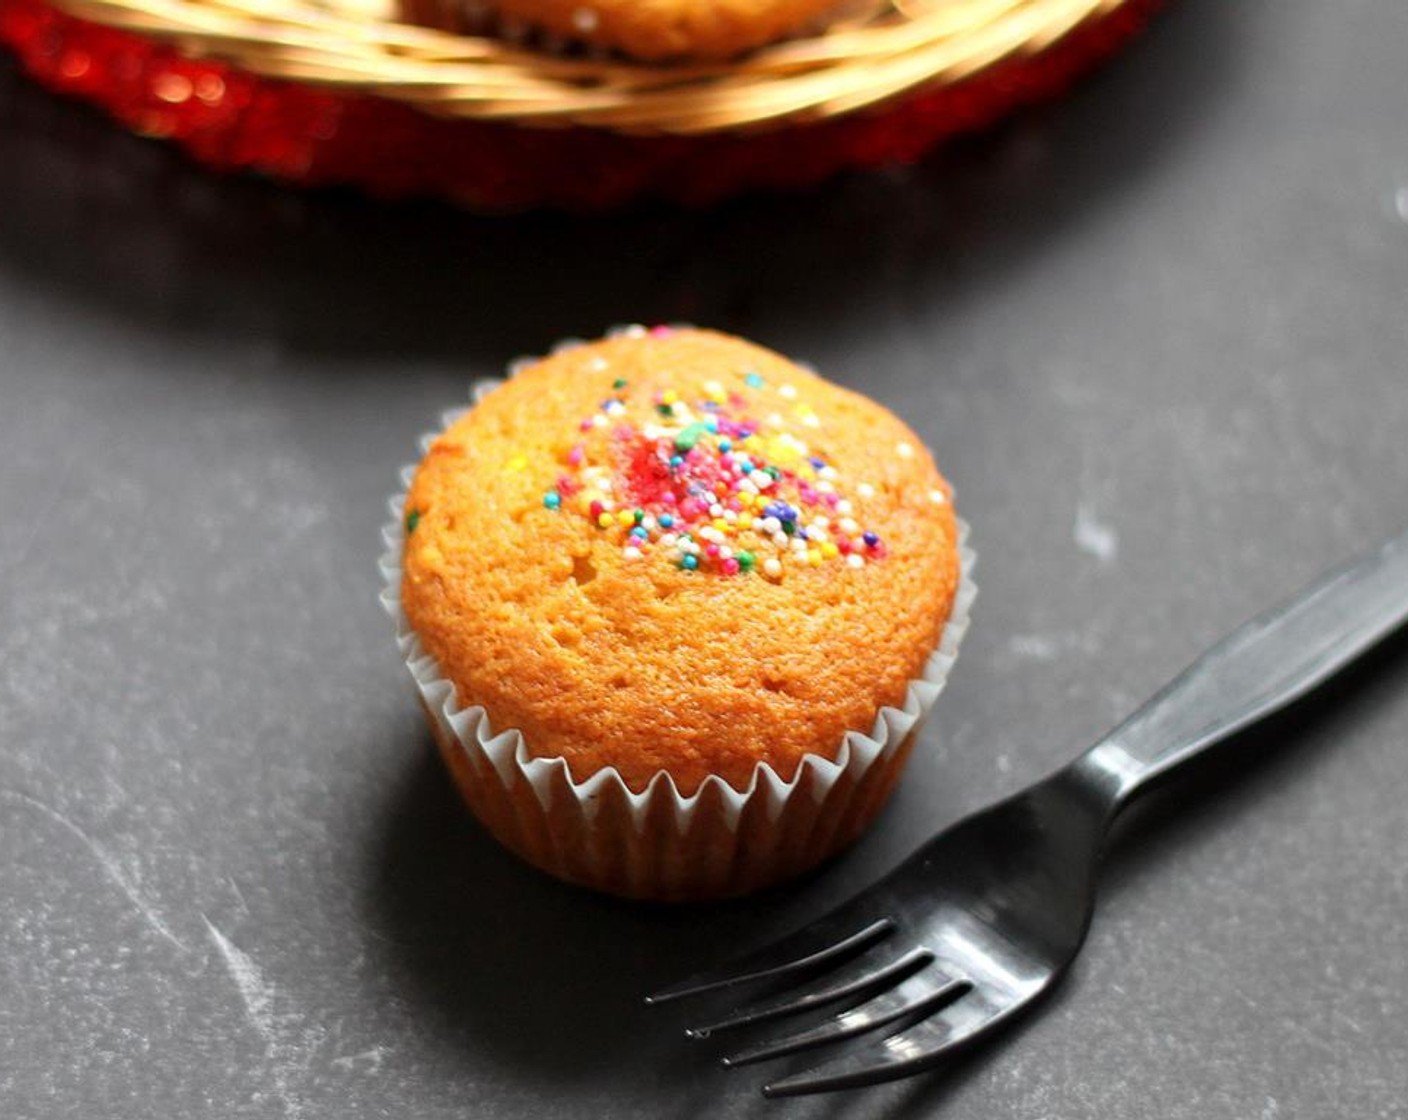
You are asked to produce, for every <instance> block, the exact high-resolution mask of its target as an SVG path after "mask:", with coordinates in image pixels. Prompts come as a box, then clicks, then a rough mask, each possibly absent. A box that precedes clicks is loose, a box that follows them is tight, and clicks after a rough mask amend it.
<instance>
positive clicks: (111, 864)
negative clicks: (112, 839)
mask: <svg viewBox="0 0 1408 1120" xmlns="http://www.w3.org/2000/svg"><path fill="white" fill-rule="evenodd" d="M0 794H4V795H5V796H6V797H10V798H13V799H14V800H16V801H19V802H21V803H22V804H25V805H28V806H29V807H30V808H31V809H33V810H34V811H35V812H37V813H40V814H42V815H43V816H45V817H47V818H48V819H49V820H51V821H53V822H54V823H55V824H57V825H59V826H60V827H61V828H63V829H64V830H65V831H67V832H70V833H72V834H73V835H74V836H76V837H77V838H78V840H79V841H80V842H81V843H82V844H83V846H84V847H85V848H87V849H88V851H89V852H90V853H92V855H93V858H94V859H96V860H97V861H98V866H99V867H101V868H102V869H103V872H104V873H105V874H106V875H107V877H108V878H109V879H111V880H112V881H113V883H115V884H116V885H117V887H118V889H119V890H121V891H122V893H123V894H124V895H126V896H127V901H128V902H130V903H131V904H132V905H133V906H134V907H136V909H137V911H138V912H139V913H140V914H141V915H142V917H143V918H145V919H146V922H147V925H149V926H151V928H152V929H154V930H156V932H157V933H159V934H160V935H161V936H162V937H164V938H165V939H166V940H167V941H169V942H170V943H171V944H172V945H175V946H176V948H178V949H180V950H181V952H183V953H189V952H190V946H189V945H187V944H186V943H185V942H184V941H182V940H181V939H180V938H179V937H177V936H176V935H175V934H174V933H172V932H171V929H170V927H169V926H168V925H167V924H166V923H165V922H163V921H162V920H161V916H160V915H159V914H157V912H156V911H155V910H154V909H153V908H152V905H151V903H149V902H148V901H147V900H146V899H145V898H143V897H142V893H141V891H139V890H138V889H137V885H136V884H135V883H134V882H133V881H132V879H131V878H130V877H129V876H128V874H127V872H126V870H124V868H123V866H122V864H121V862H119V860H118V859H117V857H116V856H114V855H113V854H112V853H111V852H109V851H108V850H107V849H106V848H104V847H103V846H102V845H101V844H99V843H98V842H97V841H96V840H94V839H93V838H92V837H91V836H89V835H88V833H86V832H84V831H83V829H81V828H80V827H79V826H78V825H77V824H75V823H74V822H73V821H71V820H69V819H68V817H66V816H64V815H63V814H62V813H60V812H59V811H58V810H57V809H55V808H53V807H52V806H50V805H46V804H45V803H44V802H43V801H40V800H39V799H38V798H36V797H31V796H29V794H27V793H21V792H20V791H19V790H16V789H0Z"/></svg>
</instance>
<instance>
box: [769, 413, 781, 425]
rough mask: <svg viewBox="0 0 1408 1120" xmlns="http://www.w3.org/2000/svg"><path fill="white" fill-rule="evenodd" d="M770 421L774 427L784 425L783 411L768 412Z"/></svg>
mask: <svg viewBox="0 0 1408 1120" xmlns="http://www.w3.org/2000/svg"><path fill="white" fill-rule="evenodd" d="M768 423H769V424H770V425H771V426H772V427H774V428H780V427H782V413H780V412H771V413H769V414H768Z"/></svg>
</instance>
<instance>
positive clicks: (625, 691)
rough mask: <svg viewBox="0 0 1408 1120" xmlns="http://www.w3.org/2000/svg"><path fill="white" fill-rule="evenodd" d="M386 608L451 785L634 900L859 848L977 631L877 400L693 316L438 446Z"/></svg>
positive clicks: (919, 465)
mask: <svg viewBox="0 0 1408 1120" xmlns="http://www.w3.org/2000/svg"><path fill="white" fill-rule="evenodd" d="M389 543H390V545H391V547H392V552H391V553H390V554H389V556H388V558H387V563H386V575H387V579H388V583H389V587H388V606H389V607H390V608H391V609H392V611H393V613H394V614H395V615H396V616H397V617H398V619H399V621H400V623H401V629H402V642H403V648H404V649H405V652H406V654H407V661H408V664H409V665H410V667H411V670H412V674H413V676H415V678H416V680H417V682H418V684H419V685H420V687H421V692H422V697H423V699H424V700H425V703H426V707H427V710H428V713H429V715H430V717H431V727H432V729H433V731H434V734H435V737H436V740H437V742H438V743H439V745H440V748H441V750H442V752H443V753H444V755H445V757H446V760H447V762H448V764H449V766H450V768H451V770H452V772H453V773H454V775H455V778H456V780H457V782H458V783H459V785H460V788H461V789H462V791H463V793H464V795H465V797H466V799H467V800H468V802H469V804H470V806H471V808H472V809H473V810H474V812H475V813H476V815H477V816H478V817H479V818H480V819H481V820H482V821H483V823H484V824H485V825H486V826H487V827H488V829H489V830H490V831H491V832H492V833H493V834H494V835H495V836H497V837H498V838H499V839H500V840H501V841H502V842H503V843H504V844H506V845H507V846H508V847H509V848H511V849H513V850H514V851H516V852H518V853H519V854H520V855H522V856H523V857H524V858H526V859H528V860H529V861H530V862H532V863H534V864H536V865H537V866H539V867H541V868H543V869H544V870H547V871H549V872H551V873H553V874H556V875H558V876H560V877H562V878H566V879H570V880H573V881H576V882H581V883H585V884H587V885H590V886H593V887H597V888H599V889H602V890H606V891H610V892H613V893H618V894H625V895H631V896H635V897H650V898H670V899H689V898H705V897H717V896H721V895H729V894H738V893H743V892H745V891H749V890H753V889H757V888H759V887H761V886H764V885H767V884H769V883H772V882H775V881H778V880H779V879H782V878H785V877H787V876H790V875H794V874H797V873H798V872H800V871H802V870H805V869H806V868H808V867H811V866H812V865H814V864H816V863H817V862H819V861H820V860H822V859H825V858H826V857H827V856H829V855H831V854H833V853H834V852H836V851H838V850H839V849H840V848H841V847H843V846H845V845H846V844H848V843H849V842H850V841H851V840H853V839H854V838H855V837H856V836H857V835H858V834H859V833H860V832H861V830H862V829H863V828H864V827H865V825H866V824H868V823H869V821H870V820H871V819H872V818H873V817H874V815H875V813H876V812H877V811H878V810H879V808H880V807H881V805H882V804H883V802H884V800H885V798H886V796H887V795H888V793H889V792H890V790H891V788H892V787H893V785H894V782H895V781H896V780H897V779H898V777H899V774H900V772H901V770H902V768H903V765H904V762H905V760H906V758H907V755H908V753H909V750H910V747H911V746H912V744H913V739H914V731H915V728H916V726H917V724H918V721H919V719H920V717H921V716H922V715H923V714H924V712H925V711H926V710H927V707H928V706H929V704H930V703H932V701H933V698H934V695H935V694H936V693H937V691H938V686H939V685H941V683H942V680H943V677H944V675H945V673H946V671H947V667H948V665H949V664H950V663H951V660H952V657H953V654H954V653H955V652H956V648H957V642H958V639H959V637H961V635H962V632H963V630H964V628H965V626H966V611H967V605H968V601H969V600H970V599H971V596H972V587H971V584H969V583H967V582H966V580H965V568H966V566H967V564H966V562H965V555H964V549H963V548H962V542H961V540H960V526H959V522H958V520H957V518H956V517H955V514H954V510H953V503H952V501H951V493H950V489H949V486H948V484H947V483H946V482H945V481H944V479H943V478H942V477H941V476H940V474H939V473H938V471H937V469H936V468H935V466H934V463H933V460H932V459H931V457H930V456H929V453H928V452H927V451H926V450H925V449H924V448H923V446H922V445H921V444H920V442H919V440H918V439H917V438H916V437H915V435H914V434H913V433H912V432H911V431H910V430H909V429H908V428H907V427H906V426H905V425H904V424H903V423H902V422H901V421H900V420H899V419H897V418H896V417H895V416H893V415H892V414H891V413H889V412H888V411H886V410H885V409H884V408H882V407H881V406H880V405H878V404H875V403H874V402H872V401H870V400H868V399H866V398H865V397H862V396H860V395H858V394H856V393H853V392H850V391H848V390H846V389H843V388H841V387H839V386H836V385H832V384H828V383H827V382H825V381H823V380H822V379H821V378H819V377H818V376H816V375H815V374H812V373H810V372H807V371H806V370H804V369H802V368H800V367H799V366H797V365H795V364H793V363H792V362H790V361H788V360H787V359H785V358H783V357H781V356H779V355H777V354H775V353H772V352H770V351H768V350H765V349H762V348H760V347H758V346H754V345H752V344H750V343H748V342H745V341H742V340H740V339H736V338H731V337H728V336H726V335H722V334H717V333H713V332H709V331H701V330H692V329H681V330H674V329H668V328H657V329H654V330H650V331H646V330H644V329H641V328H633V329H629V330H627V331H625V332H620V333H618V334H617V335H615V336H614V337H610V338H607V339H605V340H603V341H600V342H596V343H592V344H589V345H576V346H572V347H568V348H560V349H559V350H558V351H557V352H555V353H554V354H553V355H552V356H551V357H548V358H546V359H543V360H541V361H536V362H532V363H528V364H526V365H524V366H523V367H522V368H519V369H518V370H517V371H516V373H515V376H513V377H512V378H511V379H509V380H508V381H506V382H504V383H502V384H500V385H498V386H497V387H495V388H492V389H491V390H489V391H488V392H487V393H485V394H483V395H482V397H481V399H480V400H479V402H478V403H477V405H476V406H475V407H474V408H472V409H470V410H469V411H467V412H465V413H464V414H462V415H461V416H459V417H458V418H456V419H453V420H452V421H451V422H450V423H449V424H448V426H447V427H446V428H445V430H444V431H443V432H441V433H440V434H438V435H436V436H434V437H432V438H430V439H429V441H428V443H427V449H426V453H425V456H424V458H423V459H422V461H421V463H420V465H419V466H418V467H417V468H415V470H414V473H413V474H412V475H411V476H410V480H409V490H408V492H407V494H406V495H405V498H404V503H403V504H402V505H401V506H400V519H399V526H398V530H396V531H393V532H392V533H391V534H390V536H389Z"/></svg>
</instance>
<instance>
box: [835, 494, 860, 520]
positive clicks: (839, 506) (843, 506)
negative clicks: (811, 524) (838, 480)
mask: <svg viewBox="0 0 1408 1120" xmlns="http://www.w3.org/2000/svg"><path fill="white" fill-rule="evenodd" d="M855 511H856V507H855V506H853V505H851V502H850V499H849V498H842V499H841V500H840V501H839V502H837V503H836V512H837V513H839V514H840V515H841V516H842V517H850V516H851V514H853V513H855Z"/></svg>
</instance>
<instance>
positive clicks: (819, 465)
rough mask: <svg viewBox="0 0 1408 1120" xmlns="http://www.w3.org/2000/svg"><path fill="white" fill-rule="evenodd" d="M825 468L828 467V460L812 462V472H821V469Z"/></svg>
mask: <svg viewBox="0 0 1408 1120" xmlns="http://www.w3.org/2000/svg"><path fill="white" fill-rule="evenodd" d="M825 466H826V460H825V459H813V460H812V470H814V471H819V470H821V469H822V468H823V467H825Z"/></svg>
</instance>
